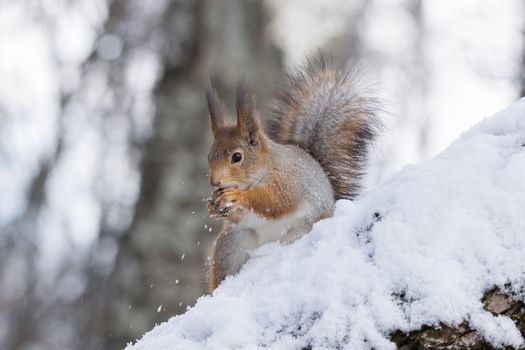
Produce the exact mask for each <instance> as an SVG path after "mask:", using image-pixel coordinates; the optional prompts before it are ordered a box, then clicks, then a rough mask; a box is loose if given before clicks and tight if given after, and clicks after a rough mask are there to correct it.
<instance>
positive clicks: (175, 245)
mask: <svg viewBox="0 0 525 350" xmlns="http://www.w3.org/2000/svg"><path fill="white" fill-rule="evenodd" d="M267 22H268V18H267V14H266V11H265V8H264V6H263V3H262V2H260V1H256V0H250V1H242V0H220V1H211V0H210V1H193V0H180V1H173V2H171V3H170V4H169V5H168V9H167V11H166V13H165V15H164V18H163V20H162V23H161V25H160V30H161V35H163V36H165V37H166V38H167V40H166V42H167V43H169V45H167V46H166V45H165V47H163V48H162V50H163V51H162V57H161V59H162V60H163V62H162V64H163V68H164V71H163V74H162V76H161V78H160V81H159V83H158V85H157V88H156V90H155V98H156V100H155V107H156V112H155V119H154V125H153V132H152V135H151V137H150V139H149V140H148V142H147V143H146V146H145V150H144V153H143V157H142V163H141V189H140V195H139V198H138V202H137V205H136V209H135V214H134V219H133V223H132V225H131V227H130V229H129V231H128V232H127V233H125V234H124V235H123V237H122V238H121V239H120V241H119V253H118V255H117V261H116V266H115V269H114V271H113V273H112V276H111V277H110V279H109V281H108V285H107V288H108V289H107V291H108V294H107V298H106V300H105V302H104V304H105V308H106V310H105V312H106V315H105V316H103V317H102V319H101V320H99V321H103V322H104V324H103V325H99V326H98V329H100V331H101V332H104V334H99V336H101V337H104V338H106V341H105V345H106V347H107V348H108V349H118V348H122V347H123V346H124V345H125V344H126V343H127V342H130V341H133V340H135V339H136V338H138V337H140V336H141V335H142V334H143V333H144V332H145V331H147V330H149V329H150V328H152V327H153V325H154V324H155V323H160V322H162V321H165V320H166V319H167V318H169V317H170V316H173V315H175V314H178V313H180V312H183V311H184V310H185V309H186V307H187V305H192V304H193V303H194V301H195V300H196V298H197V297H198V296H200V295H202V294H203V293H204V292H205V285H206V283H205V266H204V263H205V258H206V255H207V254H206V253H207V249H208V248H209V245H210V242H211V240H212V239H213V236H214V235H215V232H213V233H210V232H209V230H208V228H206V227H205V225H210V221H209V219H208V217H207V214H206V212H205V210H204V209H205V208H204V204H203V202H202V199H203V198H205V197H207V195H208V192H209V191H210V188H209V187H208V185H207V176H206V174H207V163H206V154H207V151H208V147H209V145H210V143H211V139H210V132H209V130H208V129H209V122H208V116H207V110H206V104H205V100H204V82H205V79H206V75H207V74H209V76H210V77H211V80H212V81H213V83H214V84H215V85H216V86H217V87H218V89H219V91H220V92H221V93H222V94H223V96H224V99H225V101H231V100H232V99H233V97H232V93H233V89H234V85H235V83H236V82H237V81H238V79H239V78H240V76H241V74H242V73H246V75H247V77H248V78H249V80H250V81H251V82H252V84H253V85H254V89H255V91H256V93H257V95H258V96H260V97H261V98H259V101H262V102H264V101H265V100H266V99H267V97H268V96H269V91H270V89H271V86H272V84H273V83H274V82H275V80H276V79H277V77H278V74H279V72H280V69H281V64H280V62H281V58H280V53H279V52H278V51H277V50H276V49H275V48H274V47H273V46H272V45H271V44H270V41H269V39H268V38H267V35H266V30H265V28H266V25H267ZM213 227H214V228H217V226H216V224H215V225H214V226H213Z"/></svg>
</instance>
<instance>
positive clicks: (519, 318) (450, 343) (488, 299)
mask: <svg viewBox="0 0 525 350" xmlns="http://www.w3.org/2000/svg"><path fill="white" fill-rule="evenodd" d="M483 304H484V305H485V310H487V311H489V312H491V313H492V314H493V315H504V316H507V317H510V318H511V319H512V320H513V321H514V322H515V323H516V326H517V327H518V329H519V331H520V332H521V335H522V336H524V337H525V304H524V303H523V302H522V301H519V300H515V299H512V298H511V297H509V296H508V295H506V294H505V293H502V292H501V291H500V290H499V289H498V288H494V289H492V290H490V291H488V292H487V293H485V296H484V298H483ZM391 338H392V341H393V342H395V343H396V345H397V347H398V348H399V349H401V350H409V349H447V350H459V349H495V348H494V347H493V346H492V345H490V344H489V343H488V342H486V341H485V340H484V339H483V338H482V337H481V336H480V335H478V334H477V333H476V331H475V330H473V329H472V328H470V326H469V324H468V322H463V323H461V324H460V325H459V326H456V327H450V326H447V325H444V324H442V325H441V326H440V327H439V328H437V327H431V326H425V327H423V328H422V329H421V330H419V331H414V332H410V333H408V334H404V333H402V332H400V331H397V332H395V333H393V334H392V336H391ZM507 348H509V349H511V348H510V347H507Z"/></svg>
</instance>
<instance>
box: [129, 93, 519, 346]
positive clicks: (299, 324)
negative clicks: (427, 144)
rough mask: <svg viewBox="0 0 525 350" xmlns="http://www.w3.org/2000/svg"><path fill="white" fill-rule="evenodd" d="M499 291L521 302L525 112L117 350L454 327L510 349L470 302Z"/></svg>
mask: <svg viewBox="0 0 525 350" xmlns="http://www.w3.org/2000/svg"><path fill="white" fill-rule="evenodd" d="M376 213H378V214H379V218H378V216H377V215H376ZM507 283H510V284H511V285H512V289H513V290H514V291H517V297H518V298H521V299H525V296H524V295H523V290H524V289H523V287H525V99H521V100H520V101H518V102H516V103H515V104H513V105H511V106H510V107H509V108H507V109H505V110H504V111H502V112H499V113H497V114H496V115H495V116H493V117H490V118H487V119H485V120H484V121H483V122H481V123H480V124H478V125H477V126H475V127H473V128H472V129H471V130H469V131H468V132H465V133H463V135H462V136H461V137H460V138H459V139H458V140H457V141H455V142H454V143H453V144H452V145H450V146H449V147H448V148H447V149H446V150H445V151H443V152H442V153H441V154H439V155H438V156H436V157H435V158H434V159H432V160H431V161H429V162H426V163H424V164H420V165H416V166H407V167H405V168H404V169H402V170H401V171H400V172H398V173H397V174H394V175H393V176H391V177H390V178H389V179H388V180H387V181H385V182H384V183H382V184H381V185H380V186H378V187H377V188H376V189H374V190H373V191H370V192H368V193H366V194H363V195H362V196H360V197H359V198H357V199H356V200H355V201H353V202H351V201H345V200H341V201H339V202H338V203H337V206H336V211H335V215H334V217H332V218H329V219H326V220H323V221H321V222H319V223H317V224H316V225H315V226H314V228H313V230H312V232H311V233H309V234H308V235H306V236H305V237H303V238H302V239H300V240H298V241H296V242H295V243H293V244H291V245H288V246H281V245H279V244H268V245H265V246H263V247H261V248H259V249H258V250H256V251H254V252H253V254H252V258H251V259H250V261H249V262H248V263H247V264H246V265H245V266H244V268H243V269H242V271H241V272H240V273H239V274H238V275H236V276H233V277H229V278H227V279H226V280H225V281H224V282H223V283H222V285H221V286H220V287H219V288H218V289H217V290H216V291H215V292H214V293H213V295H212V296H203V297H201V298H200V299H199V300H198V301H197V303H196V305H195V306H194V307H193V308H191V309H189V310H188V311H187V312H186V313H184V314H183V315H180V316H176V317H173V318H171V319H170V320H168V321H167V322H165V323H163V324H161V325H159V326H157V327H155V328H154V329H153V330H152V331H150V332H148V333H146V334H145V335H144V337H143V338H142V339H140V340H139V341H138V342H137V343H136V344H135V345H129V346H128V347H127V349H129V350H139V349H156V350H162V349H166V350H167V349H187V350H192V349H263V348H265V349H266V348H268V349H301V348H302V347H304V346H307V345H310V346H311V347H312V348H313V349H334V348H342V349H371V348H374V349H395V345H394V344H393V343H392V342H391V341H390V340H389V333H390V332H392V331H394V330H397V329H399V330H403V331H410V330H416V329H419V328H420V327H421V326H422V325H425V324H427V325H438V324H439V322H443V323H445V324H448V325H457V324H458V323H461V322H462V321H463V320H468V321H469V322H470V325H471V326H472V327H474V328H475V329H476V330H477V331H478V332H479V333H480V334H481V335H483V336H484V337H485V338H486V339H487V340H488V341H490V342H491V343H492V344H493V345H495V346H499V345H511V346H514V347H517V346H520V345H523V343H524V341H523V339H522V337H521V335H520V333H519V331H518V330H517V328H516V327H515V325H514V324H513V322H512V321H511V320H510V319H509V318H507V317H506V316H498V317H494V316H492V315H491V314H490V313H488V312H486V311H484V309H483V304H482V303H481V301H480V299H481V298H482V296H483V294H484V292H485V291H486V290H487V289H489V288H491V287H493V286H499V287H501V288H504V285H505V284H507ZM520 290H521V292H520ZM520 293H521V294H520Z"/></svg>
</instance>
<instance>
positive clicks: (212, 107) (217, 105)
mask: <svg viewBox="0 0 525 350" xmlns="http://www.w3.org/2000/svg"><path fill="white" fill-rule="evenodd" d="M206 98H207V100H208V109H209V111H210V120H211V131H212V132H213V135H215V134H216V133H217V131H218V130H219V129H221V128H222V127H223V126H224V105H223V104H222V102H221V100H220V99H219V95H217V91H215V89H214V88H213V87H212V86H211V84H210V83H208V86H207V87H206Z"/></svg>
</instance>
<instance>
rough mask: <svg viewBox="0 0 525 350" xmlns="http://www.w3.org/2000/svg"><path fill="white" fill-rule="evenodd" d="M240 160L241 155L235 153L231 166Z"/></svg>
mask: <svg viewBox="0 0 525 350" xmlns="http://www.w3.org/2000/svg"><path fill="white" fill-rule="evenodd" d="M241 160H242V154H240V153H239V152H235V153H234V154H232V164H233V163H239V162H240V161H241Z"/></svg>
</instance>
